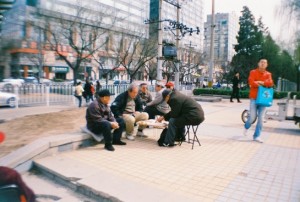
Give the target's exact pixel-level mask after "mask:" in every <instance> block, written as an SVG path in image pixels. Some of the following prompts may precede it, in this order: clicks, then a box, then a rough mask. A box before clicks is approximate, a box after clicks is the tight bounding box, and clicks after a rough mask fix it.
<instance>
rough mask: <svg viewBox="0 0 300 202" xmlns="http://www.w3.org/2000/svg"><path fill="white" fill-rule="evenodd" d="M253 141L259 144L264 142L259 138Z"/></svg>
mask: <svg viewBox="0 0 300 202" xmlns="http://www.w3.org/2000/svg"><path fill="white" fill-rule="evenodd" d="M253 141H255V142H259V143H264V141H263V140H262V139H261V138H260V137H257V138H254V139H253Z"/></svg>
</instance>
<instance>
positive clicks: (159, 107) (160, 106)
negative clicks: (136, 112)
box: [144, 81, 170, 119]
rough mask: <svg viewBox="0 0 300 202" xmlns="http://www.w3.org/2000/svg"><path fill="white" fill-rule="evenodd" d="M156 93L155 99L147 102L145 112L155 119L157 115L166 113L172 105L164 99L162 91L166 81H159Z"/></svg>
mask: <svg viewBox="0 0 300 202" xmlns="http://www.w3.org/2000/svg"><path fill="white" fill-rule="evenodd" d="M155 91H156V95H155V98H154V100H152V101H151V102H149V103H147V106H146V108H145V110H144V111H145V112H147V113H148V114H149V119H154V118H155V115H164V114H166V113H168V112H169V111H170V106H169V105H168V104H167V103H166V102H165V101H164V100H163V96H162V92H163V91H164V83H163V82H161V81H157V82H156V84H155Z"/></svg>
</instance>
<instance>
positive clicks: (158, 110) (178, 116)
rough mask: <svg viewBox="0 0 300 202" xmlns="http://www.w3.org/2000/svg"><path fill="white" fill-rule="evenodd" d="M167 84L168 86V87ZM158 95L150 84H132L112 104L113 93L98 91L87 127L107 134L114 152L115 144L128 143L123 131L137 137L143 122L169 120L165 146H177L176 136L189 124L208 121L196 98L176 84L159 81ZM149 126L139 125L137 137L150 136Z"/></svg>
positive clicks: (91, 107) (107, 146)
mask: <svg viewBox="0 0 300 202" xmlns="http://www.w3.org/2000/svg"><path fill="white" fill-rule="evenodd" d="M165 87H166V89H165ZM155 91H156V96H155V98H154V99H153V98H152V96H151V94H150V92H149V91H148V89H147V84H146V83H142V84H140V86H138V85H137V84H134V83H132V84H130V85H129V87H128V89H127V91H125V92H123V93H121V94H119V95H118V96H117V97H116V98H115V100H114V101H113V102H112V103H111V105H110V106H109V105H108V104H109V103H110V96H111V93H110V92H109V90H107V89H104V90H100V91H99V92H97V94H98V98H97V99H96V100H95V101H93V102H92V103H91V104H90V105H89V106H88V108H87V111H86V121H87V128H88V129H89V130H90V131H91V132H93V133H95V134H103V137H104V141H105V146H104V148H105V149H106V150H108V151H114V150H115V149H114V147H113V145H126V142H123V141H121V137H122V133H123V131H124V130H125V131H126V138H127V139H128V140H134V135H133V132H134V126H135V124H136V123H137V122H139V121H145V120H148V119H149V118H150V119H154V118H155V116H156V115H159V117H158V118H157V121H158V122H161V121H163V120H166V121H169V125H168V131H167V134H166V137H165V140H164V144H163V145H164V146H166V147H169V146H174V141H175V135H178V133H179V135H183V134H184V128H185V126H186V125H199V124H200V123H202V122H203V121H204V112H203V110H202V107H201V105H200V104H198V103H197V102H196V101H195V100H194V99H192V98H190V97H188V96H186V95H184V94H182V93H180V92H179V91H178V90H176V89H174V84H173V83H171V82H168V83H167V84H166V85H164V83H163V82H160V81H158V82H156V84H155ZM145 127H146V126H145V125H138V129H137V133H136V136H139V137H147V136H146V135H145V134H144V133H143V129H144V128H145Z"/></svg>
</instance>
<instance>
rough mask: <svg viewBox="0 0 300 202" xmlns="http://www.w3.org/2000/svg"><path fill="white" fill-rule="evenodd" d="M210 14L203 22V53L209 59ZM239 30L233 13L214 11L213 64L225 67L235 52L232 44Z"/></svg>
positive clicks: (235, 40) (234, 42)
mask: <svg viewBox="0 0 300 202" xmlns="http://www.w3.org/2000/svg"><path fill="white" fill-rule="evenodd" d="M211 24H212V23H211V15H207V18H206V22H205V23H204V54H205V58H206V60H207V61H209V59H210V44H211V26H212V25H211ZM238 30H239V21H238V17H237V15H236V14H235V13H216V14H215V29H214V43H213V44H214V61H215V65H216V66H219V67H225V66H227V65H228V64H229V63H230V62H231V59H232V57H233V56H234V54H235V51H234V45H235V44H237V39H236V36H237V34H238Z"/></svg>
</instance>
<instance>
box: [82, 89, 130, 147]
mask: <svg viewBox="0 0 300 202" xmlns="http://www.w3.org/2000/svg"><path fill="white" fill-rule="evenodd" d="M97 94H98V98H97V99H96V100H95V101H93V102H92V103H91V104H90V105H89V106H88V108H87V110H86V121H87V128H88V129H89V130H90V131H91V132H93V133H95V134H101V133H102V134H103V136H104V141H105V147H104V148H105V149H106V150H108V151H114V150H115V149H114V147H113V146H112V144H114V145H126V143H125V142H122V141H121V136H122V132H123V130H124V128H125V122H124V120H123V119H122V118H121V117H117V118H116V119H115V118H114V116H113V114H112V113H111V110H110V108H109V106H108V104H109V102H110V95H111V94H110V92H109V90H107V89H105V90H101V91H99V92H98V93H97ZM112 131H113V137H112Z"/></svg>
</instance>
